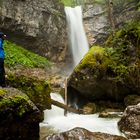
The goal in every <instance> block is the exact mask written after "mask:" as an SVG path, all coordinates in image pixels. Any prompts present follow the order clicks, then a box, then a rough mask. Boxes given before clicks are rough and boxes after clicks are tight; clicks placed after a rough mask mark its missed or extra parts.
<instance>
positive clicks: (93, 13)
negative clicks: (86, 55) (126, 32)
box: [83, 0, 140, 45]
mask: <svg viewBox="0 0 140 140" xmlns="http://www.w3.org/2000/svg"><path fill="white" fill-rule="evenodd" d="M138 2H139V0H129V1H128V0H113V1H112V2H111V3H109V2H107V1H100V3H99V2H98V3H97V2H95V1H92V0H90V2H89V1H88V2H87V3H86V4H85V6H84V11H83V14H84V24H85V29H86V33H87V37H88V41H89V44H90V45H93V44H94V43H100V44H101V43H103V42H104V41H105V39H106V37H107V36H108V34H109V33H110V31H112V30H113V29H114V30H115V29H117V28H118V27H121V26H122V25H124V23H126V22H128V21H132V20H134V19H139V17H140V12H138V10H137V9H138V8H137V6H138ZM112 26H113V27H112Z"/></svg>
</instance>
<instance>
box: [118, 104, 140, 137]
mask: <svg viewBox="0 0 140 140" xmlns="http://www.w3.org/2000/svg"><path fill="white" fill-rule="evenodd" d="M118 127H119V129H120V131H121V132H123V133H124V134H125V135H126V137H127V138H129V139H139V138H140V104H138V105H133V106H128V107H127V108H126V109H125V112H124V114H123V116H122V118H121V120H120V121H119V122H118Z"/></svg>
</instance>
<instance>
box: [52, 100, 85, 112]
mask: <svg viewBox="0 0 140 140" xmlns="http://www.w3.org/2000/svg"><path fill="white" fill-rule="evenodd" d="M51 103H52V104H53V105H55V106H58V107H60V108H63V109H65V110H67V111H69V112H73V113H76V114H83V111H82V110H77V109H74V108H72V107H69V106H67V105H65V104H62V103H60V102H58V101H55V100H53V99H51Z"/></svg>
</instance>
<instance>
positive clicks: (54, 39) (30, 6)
mask: <svg viewBox="0 0 140 140" xmlns="http://www.w3.org/2000/svg"><path fill="white" fill-rule="evenodd" d="M138 2H139V0H129V1H127V0H121V1H120V0H118V1H117V0H114V1H113V3H106V2H105V1H103V0H102V1H101V2H100V3H97V2H96V3H95V1H93V0H90V1H89V0H87V2H86V3H85V5H84V8H83V15H84V17H83V19H84V25H85V30H86V34H87V38H88V41H89V44H90V45H93V44H94V43H103V42H104V40H105V38H106V37H107V35H108V33H109V32H110V31H111V30H112V29H113V28H116V27H119V26H121V25H123V23H124V22H126V21H129V20H133V19H135V18H138V17H140V16H139V13H138V12H137V4H138ZM109 7H110V8H109ZM63 9H64V8H63V6H61V4H60V1H59V0H51V1H50V0H34V1H32V0H1V3H0V29H1V30H2V31H4V32H5V33H7V36H8V39H10V40H12V41H14V42H16V43H19V44H20V45H22V46H24V47H26V48H28V49H30V50H32V51H34V52H36V53H38V54H40V55H43V56H46V57H48V58H51V60H57V61H61V60H64V58H65V55H66V46H67V40H68V39H67V37H66V35H67V33H66V23H65V14H64V11H63ZM112 24H113V26H114V27H112Z"/></svg>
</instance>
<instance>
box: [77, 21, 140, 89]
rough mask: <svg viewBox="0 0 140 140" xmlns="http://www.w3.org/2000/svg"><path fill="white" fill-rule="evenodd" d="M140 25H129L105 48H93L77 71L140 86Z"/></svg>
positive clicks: (116, 34)
mask: <svg viewBox="0 0 140 140" xmlns="http://www.w3.org/2000/svg"><path fill="white" fill-rule="evenodd" d="M139 56H140V23H137V22H133V23H128V24H127V25H126V26H125V27H123V28H122V29H121V30H119V31H117V32H116V33H115V34H114V36H113V35H111V36H109V38H108V40H107V41H106V43H105V45H104V47H99V46H93V47H92V48H91V49H90V50H89V52H88V53H87V54H86V55H85V56H84V58H83V60H82V61H81V63H80V64H79V65H78V66H77V67H76V69H75V71H76V72H80V71H81V69H86V71H87V70H88V71H91V72H92V73H94V77H96V78H99V77H106V76H108V77H109V79H110V80H113V81H115V82H121V83H127V84H129V85H130V86H132V85H133V86H136V84H137V86H138V87H139V85H140V57H139Z"/></svg>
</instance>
